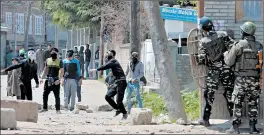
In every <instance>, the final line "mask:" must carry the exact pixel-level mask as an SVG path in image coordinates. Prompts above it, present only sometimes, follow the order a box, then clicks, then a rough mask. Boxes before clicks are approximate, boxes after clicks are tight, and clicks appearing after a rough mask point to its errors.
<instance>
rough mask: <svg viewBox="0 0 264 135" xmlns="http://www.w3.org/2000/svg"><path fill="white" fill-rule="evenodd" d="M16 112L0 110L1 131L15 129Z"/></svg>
mask: <svg viewBox="0 0 264 135" xmlns="http://www.w3.org/2000/svg"><path fill="white" fill-rule="evenodd" d="M16 127H17V121H16V112H15V110H14V109H13V108H1V130H6V129H16Z"/></svg>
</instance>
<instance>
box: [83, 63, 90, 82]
mask: <svg viewBox="0 0 264 135" xmlns="http://www.w3.org/2000/svg"><path fill="white" fill-rule="evenodd" d="M89 64H90V62H89V61H86V62H85V67H84V68H85V69H84V70H85V72H86V78H89V71H88V68H89Z"/></svg>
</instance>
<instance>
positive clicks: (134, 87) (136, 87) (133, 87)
mask: <svg viewBox="0 0 264 135" xmlns="http://www.w3.org/2000/svg"><path fill="white" fill-rule="evenodd" d="M127 90H128V92H127V109H128V112H130V110H131V108H132V104H131V95H132V93H133V91H134V90H136V94H137V95H136V98H137V101H138V108H143V103H142V98H141V95H140V87H139V84H132V83H131V82H128V85H127Z"/></svg>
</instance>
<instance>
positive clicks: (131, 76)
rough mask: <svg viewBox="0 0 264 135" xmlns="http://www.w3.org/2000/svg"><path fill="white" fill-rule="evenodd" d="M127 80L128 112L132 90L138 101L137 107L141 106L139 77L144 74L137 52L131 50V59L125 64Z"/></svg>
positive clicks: (130, 106)
mask: <svg viewBox="0 0 264 135" xmlns="http://www.w3.org/2000/svg"><path fill="white" fill-rule="evenodd" d="M126 75H127V80H128V87H127V91H128V93H127V97H126V99H127V109H128V114H129V113H130V111H131V108H132V104H131V95H132V93H133V91H135V92H136V98H137V101H138V107H139V108H143V103H142V98H141V94H140V85H139V83H140V79H141V78H142V77H143V76H144V65H143V63H142V62H141V61H139V59H138V53H137V52H133V53H132V54H131V60H130V62H129V63H128V65H127V71H126Z"/></svg>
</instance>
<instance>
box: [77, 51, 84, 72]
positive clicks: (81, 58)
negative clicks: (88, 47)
mask: <svg viewBox="0 0 264 135" xmlns="http://www.w3.org/2000/svg"><path fill="white" fill-rule="evenodd" d="M83 51H84V47H83V46H81V47H80V51H79V53H78V54H77V55H78V57H79V59H78V60H79V62H80V65H81V72H82V74H81V75H82V77H84V53H83Z"/></svg>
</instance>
